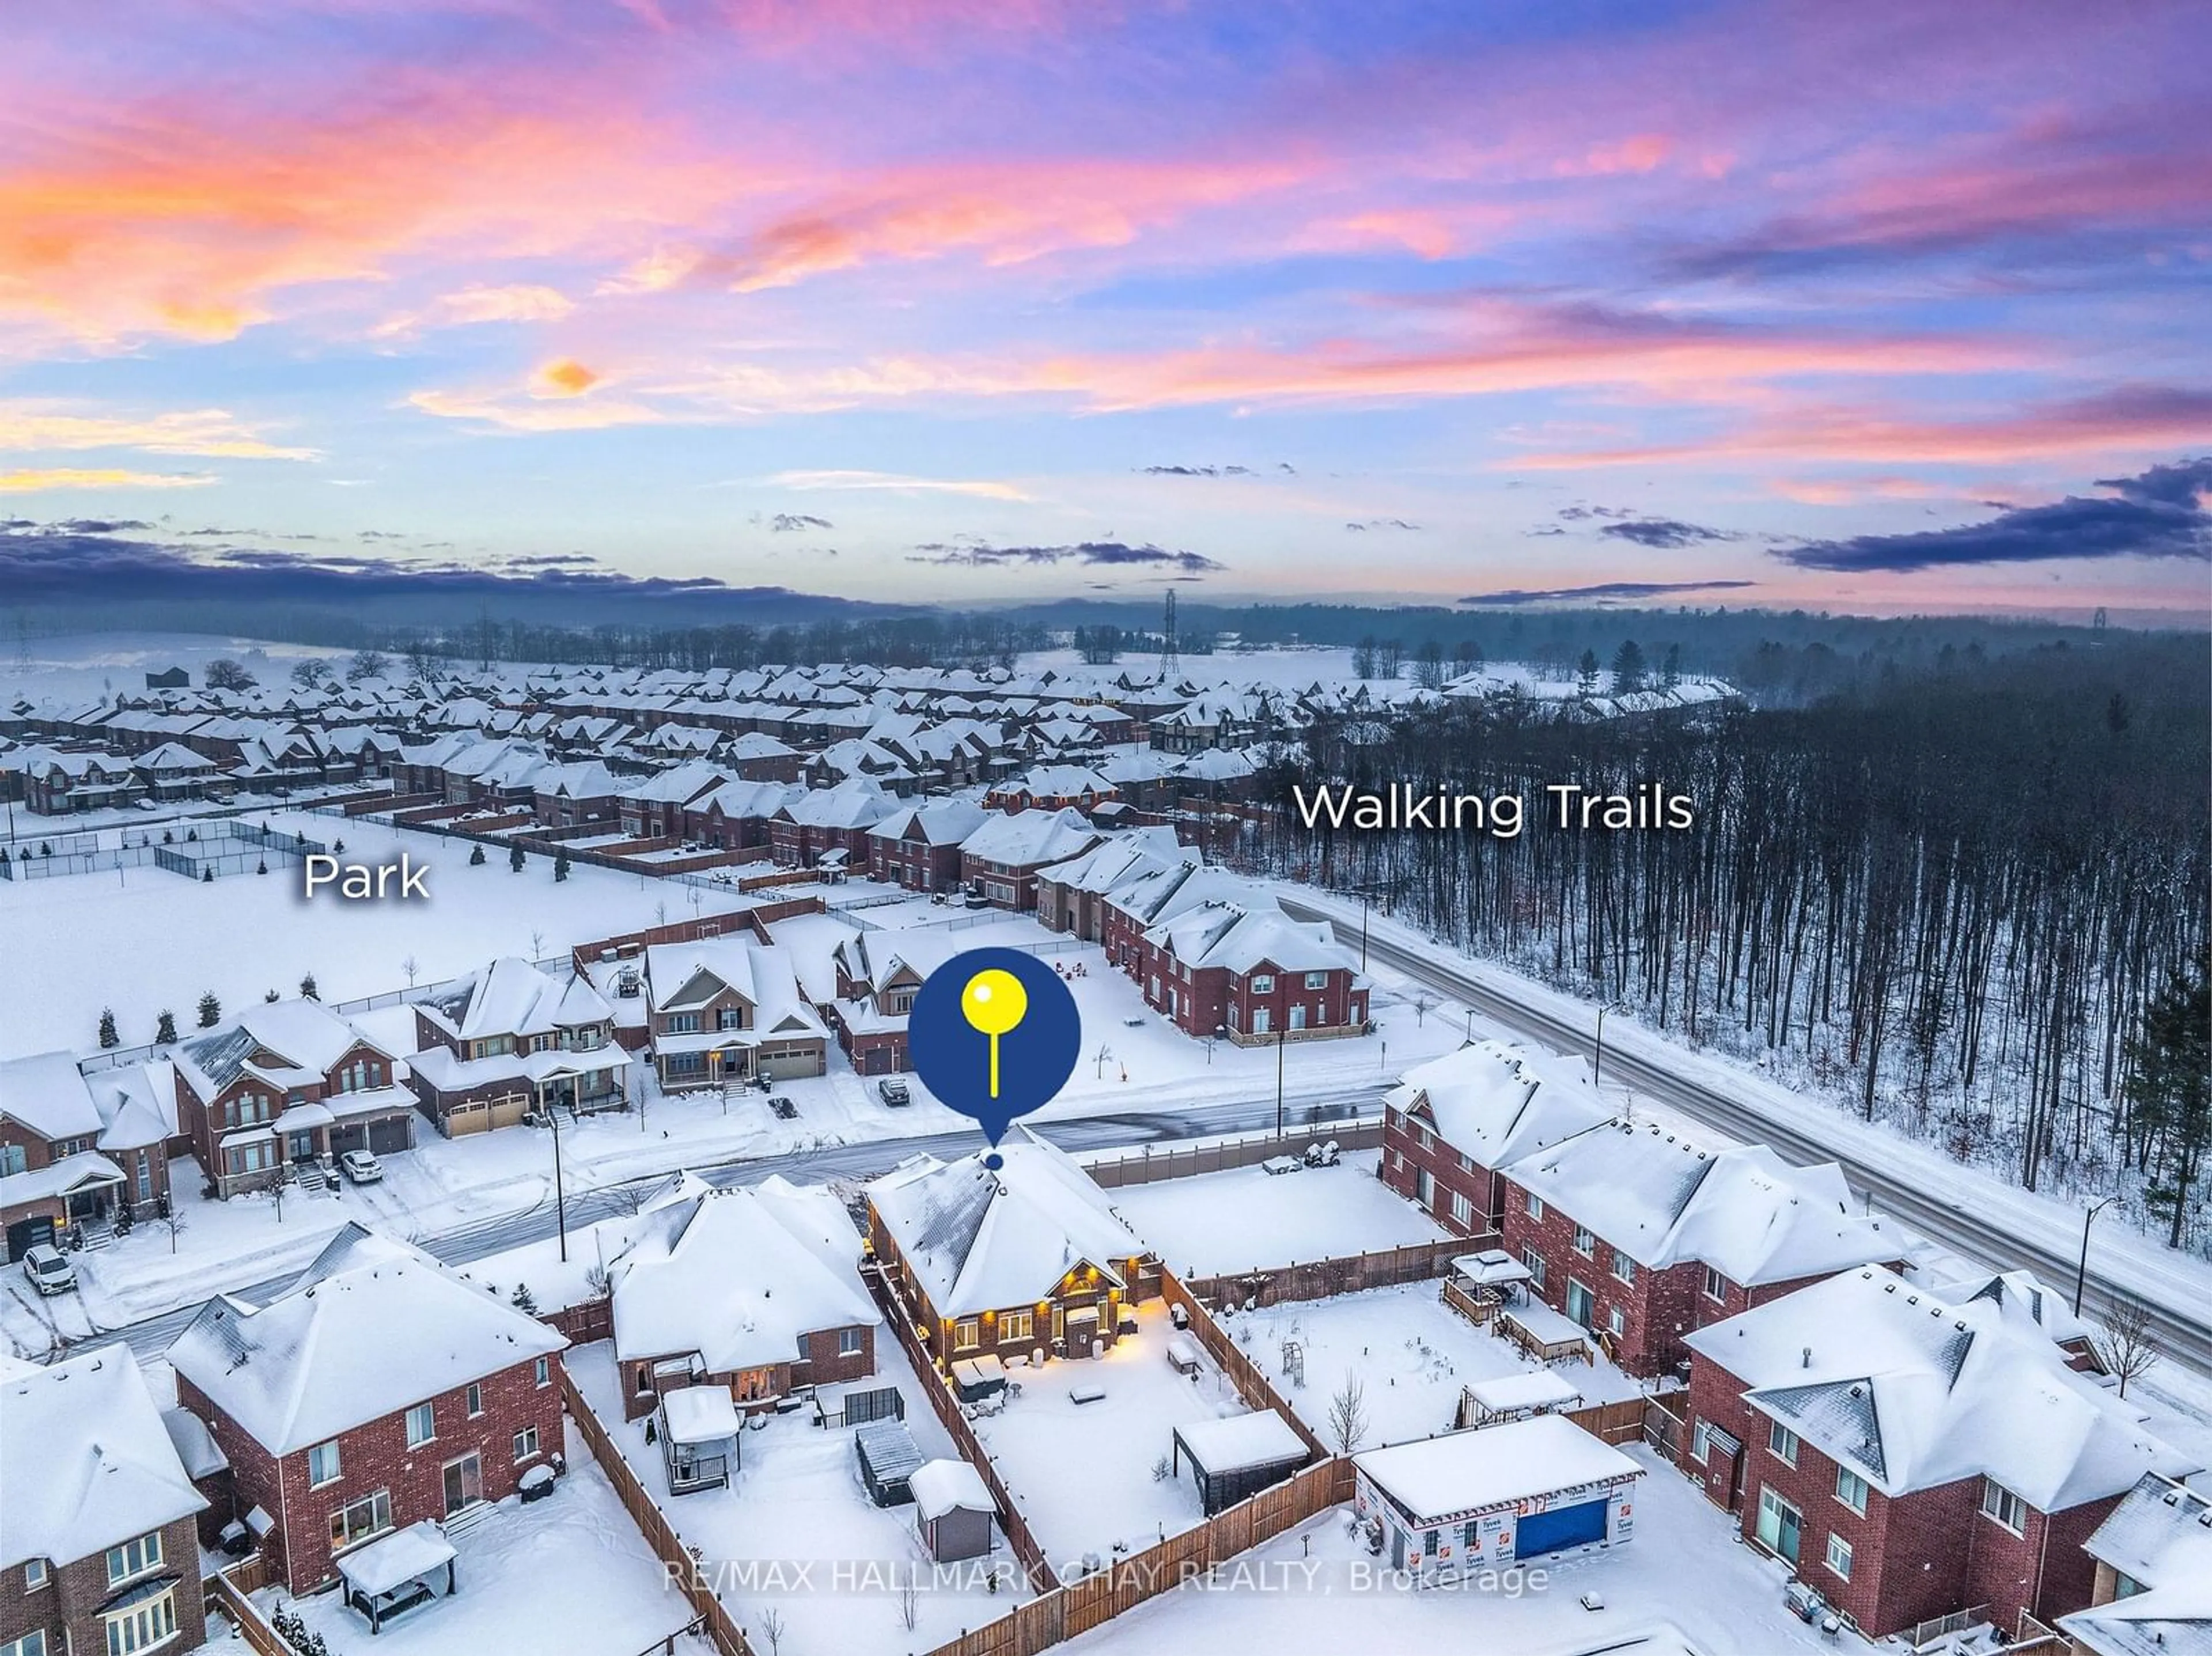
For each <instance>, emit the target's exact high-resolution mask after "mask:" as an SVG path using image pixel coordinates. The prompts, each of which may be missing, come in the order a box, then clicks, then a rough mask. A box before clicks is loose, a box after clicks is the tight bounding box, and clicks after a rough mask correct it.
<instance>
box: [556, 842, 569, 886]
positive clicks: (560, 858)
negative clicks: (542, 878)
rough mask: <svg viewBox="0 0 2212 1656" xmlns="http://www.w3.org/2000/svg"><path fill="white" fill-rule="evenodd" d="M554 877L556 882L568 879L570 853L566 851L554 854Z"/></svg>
mask: <svg viewBox="0 0 2212 1656" xmlns="http://www.w3.org/2000/svg"><path fill="white" fill-rule="evenodd" d="M553 877H554V878H555V879H556V880H565V879H567V878H568V852H567V851H566V850H565V849H563V850H560V851H556V852H554V853H553Z"/></svg>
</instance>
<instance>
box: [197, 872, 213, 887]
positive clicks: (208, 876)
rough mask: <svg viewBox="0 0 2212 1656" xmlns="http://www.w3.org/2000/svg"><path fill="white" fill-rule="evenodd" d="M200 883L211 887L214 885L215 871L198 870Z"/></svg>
mask: <svg viewBox="0 0 2212 1656" xmlns="http://www.w3.org/2000/svg"><path fill="white" fill-rule="evenodd" d="M200 883H201V884H202V885H213V884H214V883H215V870H213V869H211V868H204V869H202V870H200Z"/></svg>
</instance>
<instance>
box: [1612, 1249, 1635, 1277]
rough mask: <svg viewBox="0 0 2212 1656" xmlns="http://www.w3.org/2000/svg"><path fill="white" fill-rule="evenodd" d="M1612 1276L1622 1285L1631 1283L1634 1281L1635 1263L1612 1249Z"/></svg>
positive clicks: (1624, 1254) (1618, 1250) (1617, 1250)
mask: <svg viewBox="0 0 2212 1656" xmlns="http://www.w3.org/2000/svg"><path fill="white" fill-rule="evenodd" d="M1613 1275H1614V1276H1615V1277H1619V1278H1620V1280H1621V1281H1622V1282H1624V1283H1633V1282H1634V1281H1635V1280H1636V1261H1635V1260H1633V1259H1630V1258H1629V1257H1628V1256H1627V1255H1626V1253H1622V1252H1621V1251H1620V1249H1619V1248H1615V1249H1613Z"/></svg>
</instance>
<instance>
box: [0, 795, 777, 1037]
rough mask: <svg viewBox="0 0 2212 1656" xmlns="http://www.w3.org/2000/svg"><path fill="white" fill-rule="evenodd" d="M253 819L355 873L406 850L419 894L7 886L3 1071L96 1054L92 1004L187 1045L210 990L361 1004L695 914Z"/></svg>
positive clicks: (593, 876)
mask: <svg viewBox="0 0 2212 1656" xmlns="http://www.w3.org/2000/svg"><path fill="white" fill-rule="evenodd" d="M250 820H252V821H254V822H262V821H266V822H268V824H269V825H270V827H271V828H274V829H276V831H277V832H279V833H282V834H306V835H307V837H308V838H309V839H310V840H321V841H322V842H323V843H325V844H326V845H329V844H333V843H334V842H335V841H337V840H343V841H344V842H345V847H346V848H345V853H344V857H345V860H346V861H348V862H365V863H379V864H380V863H386V862H394V863H396V862H397V861H398V858H399V857H400V855H401V853H402V852H404V853H405V854H406V855H407V856H408V857H410V858H411V859H412V860H413V863H414V864H415V865H416V866H418V867H425V868H427V869H428V870H429V871H428V876H427V877H426V878H425V879H424V881H423V884H424V885H425V886H426V887H427V888H428V891H429V894H430V895H429V896H428V899H427V900H415V901H404V902H402V901H396V900H394V901H384V902H355V903H349V902H342V901H338V900H337V899H336V898H335V897H333V896H332V895H331V894H330V892H329V891H328V889H325V890H324V891H322V892H320V893H319V894H318V895H317V896H316V897H315V898H314V899H313V900H312V901H311V900H309V899H307V897H305V896H303V895H301V884H302V881H301V870H300V868H299V866H298V865H297V864H289V865H280V864H272V865H271V867H270V871H269V872H268V873H267V874H265V875H254V874H237V875H231V876H228V877H224V878H222V879H217V880H214V881H211V882H208V883H197V882H195V881H192V880H189V879H186V878H185V877H183V876H181V875H178V874H172V873H171V872H169V871H168V870H167V869H162V868H155V867H151V866H149V867H144V868H126V869H122V870H115V871H111V872H108V873H103V874H82V875H70V876H64V877H59V878H55V879H47V880H28V881H22V882H15V881H9V882H5V883H0V932H4V933H5V934H6V935H7V937H8V940H9V950H10V954H11V957H12V958H13V959H15V960H16V961H22V962H26V963H27V964H28V965H29V966H30V967H31V968H32V969H30V970H27V971H23V972H19V973H16V974H12V975H13V977H14V981H13V982H12V983H11V984H10V986H9V992H8V993H7V994H6V995H4V996H0V1058H14V1057H17V1056H20V1055H21V1054H23V1053H26V1052H51V1051H52V1050H53V1049H54V1048H56V1047H59V1046H69V1047H74V1048H76V1049H77V1050H79V1051H82V1052H90V1051H92V1050H93V1048H94V1039H95V1037H96V1035H97V1033H98V1026H99V1022H100V1009H101V1008H102V1007H112V1008H114V1009H115V1016H116V1021H117V1022H118V1025H119V1026H120V1028H121V1033H122V1036H123V1042H124V1045H125V1046H132V1045H135V1044H137V1043H139V1042H142V1041H148V1040H152V1039H153V1037H154V1026H155V1020H156V1017H157V1016H158V1015H159V1014H160V1013H161V1011H162V1010H164V1009H167V1010H170V1011H173V1012H174V1013H175V1014H176V1015H177V1021H178V1027H179V1028H181V1029H187V1030H188V1029H189V1028H191V1023H192V1021H193V1009H194V1008H195V1007H196V1006H197V1004H198V1001H199V998H200V997H201V996H202V995H203V994H204V993H208V992H213V993H214V994H215V995H216V998H218V999H219V1000H220V1001H221V1002H222V1004H223V1006H224V1007H225V1008H226V1009H227V1010H229V1011H231V1012H237V1011H240V1010H244V1009H245V1008H246V1007H249V1006H252V1005H253V1004H256V1003H257V1002H258V1001H259V1000H260V999H261V998H262V997H263V995H264V993H265V992H267V991H269V990H271V989H274V990H276V992H278V993H279V994H282V995H291V994H294V993H296V992H297V991H298V989H299V985H300V980H301V978H303V977H305V976H307V974H310V973H312V974H313V975H314V979H315V984H316V987H317V989H318V990H319V992H320V993H321V996H322V998H323V999H324V1000H325V1002H331V1001H341V1000H351V999H356V998H367V997H368V996H371V995H380V994H386V993H389V992H392V991H395V990H398V989H402V988H404V987H405V986H406V985H407V981H408V974H407V962H408V961H410V960H411V961H413V962H414V964H415V978H416V981H417V982H420V983H435V982H437V981H439V980H441V979H446V978H453V977H458V976H459V975H460V974H462V973H464V972H469V971H473V970H474V969H476V968H477V967H480V966H483V965H484V964H485V963H486V962H488V961H491V960H492V959H494V958H495V957H496V956H498V955H523V956H526V957H528V958H542V957H544V956H545V955H551V954H554V953H555V952H556V951H558V950H562V949H566V948H568V946H569V945H570V944H572V943H581V942H588V941H591V940H592V939H595V938H599V937H607V936H610V935H612V934H614V933H616V932H620V931H635V930H637V929H639V928H640V927H643V926H649V925H655V924H657V923H659V917H660V916H661V915H662V914H663V913H665V914H666V915H668V916H669V917H670V918H672V919H689V918H690V917H691V915H692V913H693V912H694V911H693V909H692V907H691V903H690V889H685V888H677V887H671V886H668V885H665V884H663V883H659V882H658V881H653V880H648V879H646V878H644V877H641V876H639V875H634V874H621V873H617V872H615V871H614V870H611V869H603V868H597V867H586V866H585V865H583V864H577V865H576V866H575V867H574V868H573V869H572V870H571V871H570V873H569V876H568V879H567V880H566V881H563V882H561V883H557V884H556V883H555V881H554V878H553V864H552V861H551V859H550V858H545V857H532V858H530V859H529V863H528V864H527V865H526V867H525V868H524V870H523V871H522V872H521V873H520V874H517V873H514V872H513V871H512V870H509V869H508V868H507V864H506V863H505V861H504V860H503V859H496V858H493V859H487V860H486V861H485V862H484V863H483V864H482V865H480V866H475V867H471V865H470V864H469V852H470V849H471V846H470V844H469V842H468V841H466V840H456V839H450V838H447V837H445V836H442V835H439V834H421V833H416V832H413V831H410V830H408V829H404V828H386V827H380V826H379V825H377V824H374V823H371V822H362V821H359V820H355V821H352V822H348V821H345V820H343V819H341V818H338V817H334V816H318V815H313V814H310V813H307V812H293V811H276V812H272V813H270V815H269V816H267V817H266V818H264V817H260V816H256V817H253V818H252V819H250ZM701 897H702V905H701V907H700V909H699V910H698V911H697V912H699V913H708V914H714V913H726V912H727V911H729V910H732V909H735V908H738V907H744V903H743V902H742V901H741V900H739V899H738V897H737V896H736V895H734V894H725V893H721V892H706V893H702V894H701Z"/></svg>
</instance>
